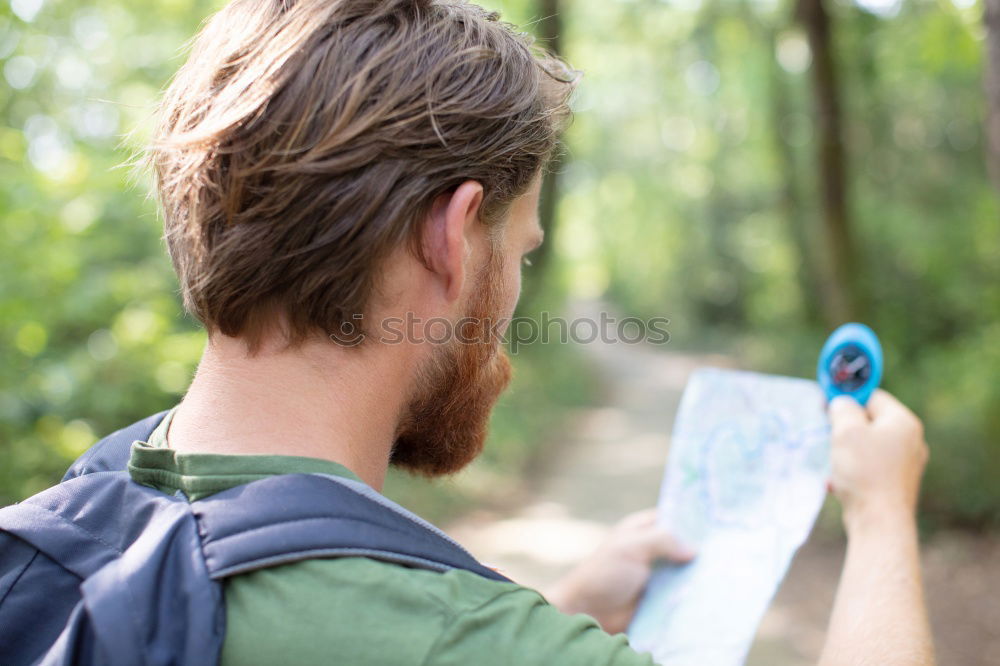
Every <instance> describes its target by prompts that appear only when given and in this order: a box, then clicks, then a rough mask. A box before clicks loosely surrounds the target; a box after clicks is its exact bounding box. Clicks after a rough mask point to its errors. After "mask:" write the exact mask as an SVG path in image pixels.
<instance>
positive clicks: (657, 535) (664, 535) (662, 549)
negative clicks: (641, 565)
mask: <svg viewBox="0 0 1000 666" xmlns="http://www.w3.org/2000/svg"><path fill="white" fill-rule="evenodd" d="M640 538H641V540H642V542H643V546H644V549H643V551H644V552H645V553H646V555H647V556H648V558H649V561H650V562H653V561H655V560H667V561H668V562H688V561H690V560H692V559H693V558H694V556H695V552H694V549H692V548H690V547H689V546H686V545H685V544H682V543H681V542H680V541H678V540H677V538H676V537H674V535H672V534H671V533H670V532H668V531H667V530H665V529H663V528H662V527H659V526H654V527H651V528H650V529H648V530H646V531H645V532H644V533H643V534H642V536H641V537H640Z"/></svg>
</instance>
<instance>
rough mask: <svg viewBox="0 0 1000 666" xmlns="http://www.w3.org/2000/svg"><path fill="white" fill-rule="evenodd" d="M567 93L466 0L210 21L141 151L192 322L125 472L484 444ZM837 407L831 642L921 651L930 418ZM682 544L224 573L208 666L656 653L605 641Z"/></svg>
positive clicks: (219, 474)
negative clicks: (501, 572)
mask: <svg viewBox="0 0 1000 666" xmlns="http://www.w3.org/2000/svg"><path fill="white" fill-rule="evenodd" d="M571 85H572V83H571V78H570V77H569V76H567V74H566V70H565V69H563V68H562V67H560V65H559V63H558V62H557V61H555V60H553V59H552V58H549V57H546V56H543V55H536V54H534V53H533V52H532V50H531V49H530V47H529V44H528V42H527V41H526V40H525V38H524V37H523V36H521V35H519V34H517V33H515V32H514V31H513V30H512V28H511V27H510V26H508V25H505V24H502V23H500V22H498V21H497V19H496V17H495V16H494V15H491V14H489V13H486V12H484V11H482V10H480V9H478V8H477V7H475V6H473V5H468V4H464V3H461V2H448V1H441V2H438V1H436V0H381V1H376V0H368V1H363V0H339V1H338V0H234V2H232V3H231V4H230V5H229V6H227V7H226V8H225V9H223V10H222V11H221V12H220V13H219V14H218V15H216V16H215V17H214V18H213V19H212V20H211V22H210V23H208V25H207V26H206V27H205V29H204V30H203V32H202V33H201V35H200V36H199V37H198V39H197V41H196V42H195V44H194V48H193V51H192V54H191V56H190V59H189V61H188V62H187V64H186V65H185V66H184V67H183V68H182V69H181V71H180V73H179V74H178V76H177V78H176V79H175V80H174V82H173V83H172V85H171V86H170V88H169V90H168V91H167V93H166V95H165V99H164V102H163V105H162V109H161V111H160V113H161V121H160V125H159V129H158V132H157V135H156V138H155V142H154V145H153V147H152V151H151V161H152V164H153V166H154V168H155V172H156V175H157V184H158V190H159V196H160V200H161V204H162V207H163V211H164V216H165V228H166V238H167V241H168V244H169V250H170V255H171V258H172V260H173V262H174V265H175V267H176V270H177V273H178V276H179V278H180V284H181V291H182V294H183V297H184V303H185V306H186V307H187V309H188V311H189V312H191V313H192V314H193V315H194V316H196V317H197V318H198V319H199V320H200V321H201V322H203V324H204V325H205V327H206V329H207V331H208V335H209V342H208V345H207V347H206V349H205V352H204V356H203V358H202V361H201V363H200V365H199V368H198V372H197V375H196V376H195V378H194V380H193V381H192V383H191V386H190V388H189V390H188V391H187V393H186V395H185V397H184V399H183V401H182V402H181V403H180V404H179V405H178V406H177V407H176V408H175V409H174V410H172V411H171V412H170V413H169V414H168V416H167V417H166V418H165V419H164V420H163V421H162V422H161V424H160V425H159V426H158V427H157V429H156V430H155V431H154V432H153V434H152V435H151V436H150V437H149V438H148V441H147V442H137V443H135V444H134V445H133V447H132V451H131V457H130V460H129V473H130V474H131V476H132V478H133V479H134V481H136V482H138V483H139V484H144V485H146V486H152V487H154V488H157V489H159V490H161V491H162V492H163V493H166V494H169V495H176V494H177V493H182V494H183V496H185V497H186V498H187V499H188V500H191V501H194V500H199V499H201V498H205V497H210V496H212V495H213V494H215V493H219V492H221V491H225V490H226V489H229V488H232V487H236V486H239V485H241V484H246V483H248V482H251V481H254V480H257V479H261V478H264V477H268V476H272V475H280V474H289V473H323V474H328V475H334V476H339V477H346V478H350V479H355V480H360V481H362V482H364V483H365V484H367V485H368V486H370V487H371V488H373V489H375V490H379V489H380V488H381V487H382V484H383V480H384V477H385V473H386V470H387V468H388V466H389V465H390V464H395V465H398V466H400V467H404V468H407V469H410V470H413V471H415V472H417V473H421V474H425V475H427V476H436V475H441V474H448V473H451V472H455V471H457V470H459V469H461V468H462V467H463V466H465V465H466V464H467V463H469V462H470V461H471V460H473V459H474V458H475V457H476V455H477V454H478V453H479V452H480V450H481V449H482V446H483V442H484V439H485V436H486V426H487V420H488V416H489V412H490V410H491V408H492V406H493V403H494V401H495V400H496V398H497V397H498V395H499V394H500V393H501V392H502V390H503V389H504V387H505V386H506V385H507V383H508V381H509V377H510V370H509V364H508V361H507V358H506V356H505V354H504V351H503V349H502V348H501V347H500V346H499V344H498V339H497V335H496V333H497V332H498V331H502V322H503V321H504V320H506V319H507V318H509V317H510V315H511V314H512V312H513V310H514V307H515V304H516V301H517V298H518V294H519V291H520V280H521V277H520V266H521V264H522V258H523V257H524V255H525V254H527V253H528V252H530V251H531V250H532V249H534V248H536V247H537V246H538V245H539V244H540V243H541V242H542V233H541V230H540V228H539V226H538V220H537V216H536V207H537V202H538V195H539V186H540V178H541V174H542V171H543V169H544V166H545V163H546V160H547V158H548V157H549V155H550V154H551V152H552V150H553V147H554V146H555V143H556V138H557V136H558V133H559V131H560V129H561V128H562V126H563V124H564V122H565V119H566V117H567V116H568V111H567V106H566V99H567V96H568V94H569V92H570V88H571ZM498 323H501V325H500V326H499V327H498ZM400 331H402V332H403V334H401V335H399V334H397V333H398V332H400ZM432 341H435V342H432ZM831 417H832V419H833V423H834V453H833V457H834V460H833V463H834V471H833V486H834V489H835V491H836V492H837V494H838V496H839V497H840V498H841V500H842V502H843V504H844V520H845V524H846V526H847V528H848V533H849V535H850V546H849V549H848V556H847V562H846V564H845V570H844V577H843V581H842V584H841V589H840V592H839V594H838V599H837V604H836V607H835V609H834V614H833V619H832V623H831V630H830V636H829V640H828V643H827V646H826V648H825V651H824V660H825V661H826V662H828V663H837V664H841V663H843V664H847V663H862V662H865V663H868V662H871V663H879V664H889V663H908V664H913V663H930V661H931V659H932V657H931V649H930V641H929V638H928V631H927V623H926V618H925V615H924V610H923V609H924V604H923V600H922V597H921V587H920V572H919V565H918V558H917V543H916V530H915V526H914V518H913V516H914V507H915V502H916V496H917V491H918V486H919V479H920V475H921V471H922V468H923V464H924V460H925V458H926V448H925V445H924V443H923V439H922V435H921V431H920V424H919V421H918V420H917V419H916V418H915V417H914V416H913V415H912V414H910V413H909V412H908V411H907V410H906V409H905V408H904V407H902V406H901V405H900V404H899V403H898V402H896V401H895V400H894V399H893V398H891V397H890V396H889V395H888V394H886V393H880V394H878V395H876V396H875V398H873V400H872V402H871V405H870V407H869V409H868V410H867V411H865V410H864V409H862V408H860V407H859V406H857V404H854V403H851V402H850V401H848V400H838V401H837V402H835V403H834V404H833V406H832V409H831ZM691 556H692V554H691V553H689V552H687V551H686V550H685V549H684V548H683V547H682V546H681V545H680V544H677V543H675V542H674V541H673V540H672V539H671V538H670V536H669V535H668V534H665V533H664V532H663V531H662V530H661V529H660V528H658V527H657V526H656V525H655V522H654V521H653V519H652V517H651V515H650V514H648V513H647V514H640V515H637V516H633V517H631V518H628V519H626V520H625V521H623V522H622V524H621V525H620V526H619V527H618V528H617V529H616V530H615V532H614V534H613V536H612V538H611V540H610V541H609V542H608V544H607V545H606V546H604V547H603V548H602V549H601V550H600V551H598V553H597V554H595V556H594V557H593V558H591V559H590V560H588V561H586V562H584V563H583V564H582V565H581V566H580V567H579V568H578V569H576V570H575V571H573V572H571V573H570V574H569V576H568V577H567V578H566V579H564V580H563V581H562V582H561V583H560V584H558V585H557V586H556V587H555V588H553V589H552V590H550V591H548V592H547V594H545V596H544V597H543V596H542V595H540V594H539V593H537V592H535V591H532V590H529V589H527V588H524V587H520V586H518V585H516V584H514V583H510V582H500V581H495V580H488V579H486V578H484V577H481V576H477V575H476V574H474V573H470V572H469V571H463V570H451V571H447V572H444V573H441V572H437V571H428V570H423V569H415V568H407V567H403V566H400V565H398V564H394V563H389V562H385V561H379V560H375V559H369V558H366V557H341V558H313V559H307V560H303V561H299V562H295V563H291V564H284V565H282V566H277V567H271V568H264V569H260V570H256V571H253V572H250V573H246V574H242V575H236V576H234V577H231V578H229V579H227V582H226V585H225V591H224V593H225V608H226V610H225V613H226V634H225V642H224V646H223V649H222V653H221V660H222V661H223V662H224V663H227V664H258V663H259V664H273V663H292V664H298V663H303V664H304V663H325V662H329V661H336V662H339V663H346V664H358V665H363V664H560V663H566V664H576V663H580V664H589V663H595V664H596V663H601V664H604V663H613V664H648V663H650V660H649V657H648V655H640V654H637V653H635V652H633V651H632V650H631V649H630V648H629V646H628V644H627V641H626V639H625V637H624V635H622V634H620V633H618V634H617V635H612V634H614V633H616V632H621V631H623V630H624V629H625V627H626V626H627V624H628V621H629V619H630V618H631V615H632V613H633V611H634V608H635V605H636V602H637V600H638V597H639V595H640V593H641V590H642V588H643V586H644V584H645V582H646V580H647V578H648V576H649V572H650V568H651V566H652V564H653V563H654V562H655V561H657V560H673V561H684V560H687V559H689V558H690V557H691ZM574 613H576V614H575V615H574Z"/></svg>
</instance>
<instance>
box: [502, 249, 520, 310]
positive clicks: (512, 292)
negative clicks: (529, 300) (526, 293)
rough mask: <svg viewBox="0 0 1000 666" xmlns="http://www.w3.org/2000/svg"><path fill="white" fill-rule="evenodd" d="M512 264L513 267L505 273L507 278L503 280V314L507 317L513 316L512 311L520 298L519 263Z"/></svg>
mask: <svg viewBox="0 0 1000 666" xmlns="http://www.w3.org/2000/svg"><path fill="white" fill-rule="evenodd" d="M512 263H513V264H514V266H513V268H512V269H510V270H508V271H507V278H506V279H505V280H504V313H505V314H506V315H507V316H508V317H513V316H514V309H515V308H516V307H517V301H518V299H519V298H520V297H521V262H520V261H518V262H512Z"/></svg>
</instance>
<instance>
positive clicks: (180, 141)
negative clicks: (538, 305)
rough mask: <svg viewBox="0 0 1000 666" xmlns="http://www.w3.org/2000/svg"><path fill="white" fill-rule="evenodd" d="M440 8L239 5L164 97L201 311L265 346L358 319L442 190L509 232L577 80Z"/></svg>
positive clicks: (180, 223)
mask: <svg viewBox="0 0 1000 666" xmlns="http://www.w3.org/2000/svg"><path fill="white" fill-rule="evenodd" d="M574 74H575V73H573V72H571V71H570V70H569V69H568V68H566V67H565V66H564V65H563V64H562V63H561V62H560V61H558V60H557V59H555V58H553V57H551V56H548V55H547V54H544V53H543V52H540V51H537V50H534V49H533V47H532V44H531V41H530V39H529V38H528V37H527V36H526V35H524V34H519V33H517V32H516V31H515V30H514V28H513V26H511V25H509V24H506V23H502V22H500V21H499V17H498V15H497V14H495V13H489V12H486V11H485V10H483V9H481V8H479V7H477V6H475V5H471V4H467V3H465V2H461V1H444V0H440V1H439V0H234V1H233V2H231V3H230V4H229V5H227V6H226V7H225V8H224V9H223V10H221V11H220V12H219V13H218V14H216V15H215V16H214V17H213V18H212V19H211V20H210V21H209V22H208V24H207V25H206V26H205V27H204V29H203V30H202V31H201V33H200V34H199V35H198V37H197V38H196V40H195V42H194V45H193V50H192V53H191V56H190V58H189V60H188V62H187V63H186V64H185V65H184V66H183V67H182V68H181V70H180V71H179V72H178V74H177V76H176V78H175V79H174V80H173V82H172V83H171V85H170V87H169V88H168V90H167V91H166V94H165V96H164V99H163V102H162V106H161V109H160V119H159V125H158V128H157V132H156V136H155V140H154V142H153V145H152V147H151V149H150V161H151V163H152V165H153V168H154V172H155V176H156V183H157V191H158V195H159V199H160V203H161V205H162V208H163V214H164V217H165V234H166V239H167V243H168V247H169V250H170V256H171V259H172V260H173V263H174V267H175V269H176V271H177V274H178V276H179V278H180V283H181V290H182V293H183V297H184V304H185V307H186V308H187V309H188V311H189V312H191V313H192V314H193V315H194V316H196V317H197V318H198V319H200V320H201V321H202V322H203V323H204V324H205V326H206V327H207V328H208V330H209V331H210V332H213V331H215V330H218V331H220V332H221V333H223V334H225V335H230V336H240V337H242V338H244V339H245V340H246V342H247V344H248V347H249V349H250V351H251V352H253V351H255V349H256V348H257V347H258V345H259V343H260V341H261V336H262V335H263V333H264V330H265V328H266V327H267V326H268V325H269V324H270V323H272V320H273V317H274V315H275V314H279V315H284V317H283V318H284V319H285V320H286V322H287V327H288V330H287V331H286V334H287V336H288V341H289V342H290V343H292V344H294V343H296V342H299V341H301V340H303V339H305V338H306V337H307V336H308V335H310V334H311V333H314V332H316V331H317V330H318V331H320V332H324V333H327V334H328V333H329V332H332V331H338V330H342V326H343V325H344V324H345V322H352V318H353V316H354V315H355V314H362V313H364V311H365V307H366V305H367V304H368V301H369V299H370V297H371V295H372V293H373V291H374V290H375V289H376V288H377V286H378V283H377V274H378V268H379V266H380V265H381V261H382V260H383V259H385V258H386V256H387V254H388V253H389V252H390V251H391V250H392V249H393V248H395V247H397V246H399V244H400V243H403V242H413V241H414V239H415V238H417V236H418V232H419V230H420V222H421V221H422V220H423V219H424V217H425V216H426V213H427V211H428V210H429V206H430V204H431V203H432V202H433V201H434V199H435V198H436V197H437V196H438V195H440V194H442V193H445V192H447V191H449V190H450V189H453V188H455V187H457V186H458V185H459V184H461V183H462V182H463V181H465V180H468V179H473V180H477V181H479V182H480V183H481V184H482V185H483V188H484V199H483V204H482V208H481V215H480V217H481V219H482V221H483V222H484V223H486V224H496V223H497V221H498V220H500V219H501V218H502V216H503V214H504V213H505V211H506V210H507V209H508V207H509V204H510V203H511V202H512V201H513V200H514V199H515V198H516V197H517V196H519V195H520V194H522V193H523V192H524V191H526V189H527V188H528V186H529V185H530V183H531V180H532V178H533V177H534V176H535V175H536V174H537V173H538V172H539V170H540V168H541V167H542V166H543V165H544V164H545V162H546V160H547V159H548V158H549V156H550V155H551V153H552V151H553V149H554V147H555V145H556V142H557V138H558V134H559V132H560V130H561V129H562V127H563V125H564V124H565V120H566V119H567V118H568V115H569V112H568V107H567V97H568V95H569V92H570V90H571V88H572V82H573V81H574V80H575V76H574Z"/></svg>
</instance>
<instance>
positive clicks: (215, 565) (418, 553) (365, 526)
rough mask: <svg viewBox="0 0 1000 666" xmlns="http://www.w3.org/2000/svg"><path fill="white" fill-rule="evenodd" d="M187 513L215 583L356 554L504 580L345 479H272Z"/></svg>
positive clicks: (308, 476) (240, 488)
mask: <svg viewBox="0 0 1000 666" xmlns="http://www.w3.org/2000/svg"><path fill="white" fill-rule="evenodd" d="M191 508H192V510H193V511H194V512H195V516H196V517H197V518H198V522H199V525H200V531H201V536H202V549H203V551H204V553H205V561H206V563H207V565H208V569H209V572H210V574H211V576H212V578H213V579H216V580H218V579H221V578H225V577H227V576H233V575H236V574H240V573H245V572H248V571H253V570H255V569H262V568H265V567H271V566H277V565H279V564H286V563H290V562H296V561H299V560H305V559H311V558H322V557H352V556H355V557H370V558H373V559H377V560H382V561H386V562H393V563H395V564H401V565H404V566H410V567H417V568H422V569H430V570H434V571H448V570H450V569H464V570H466V571H471V572H473V573H476V574H478V575H480V576H482V577H484V578H489V579H491V580H497V581H508V579H507V578H506V577H504V576H503V575H501V574H499V573H497V572H496V571H494V570H493V569H490V568H489V567H486V566H484V565H482V564H480V563H479V562H478V561H476V559H475V558H474V557H473V556H472V555H471V554H469V552H468V551H466V550H465V549H464V548H462V547H461V546H460V545H458V544H457V543H456V542H455V541H453V540H452V539H451V538H449V537H448V536H447V535H445V534H444V532H442V531H441V530H439V529H437V528H436V527H434V526H433V525H431V524H430V523H428V522H426V521H425V520H423V519H421V518H419V517H418V516H416V515H414V514H412V513H410V512H409V511H407V510H406V509H404V508H403V507H401V506H399V505H398V504H396V503H395V502H392V501H391V500H389V499H386V498H385V497H383V496H382V495H380V494H378V493H377V492H375V491H374V490H372V489H371V488H370V487H369V486H366V485H365V484H363V483H360V482H357V481H354V480H351V479H345V478H342V477H337V476H329V475H324V474H285V475H281V476H273V477H268V478H266V479H261V480H259V481H254V482H253V483H249V484H246V485H243V486H238V487H236V488H231V489H229V490H226V491H223V492H220V493H216V494H214V495H212V496H211V497H207V498H205V499H203V500H198V501H197V502H193V503H192V504H191Z"/></svg>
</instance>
